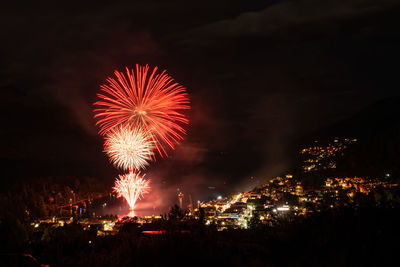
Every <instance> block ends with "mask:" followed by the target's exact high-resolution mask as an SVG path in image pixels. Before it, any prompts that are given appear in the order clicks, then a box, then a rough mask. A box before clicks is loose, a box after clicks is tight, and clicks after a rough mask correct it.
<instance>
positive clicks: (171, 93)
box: [94, 65, 189, 156]
mask: <svg viewBox="0 0 400 267" xmlns="http://www.w3.org/2000/svg"><path fill="white" fill-rule="evenodd" d="M157 69H158V68H157V67H155V68H154V69H153V71H151V72H149V66H148V65H146V66H145V67H142V66H139V65H136V71H135V70H133V69H132V70H129V69H128V68H126V75H124V74H123V73H121V72H118V71H115V72H114V73H115V76H116V79H114V78H111V77H109V78H108V79H107V82H108V84H105V85H102V86H101V90H102V93H100V94H98V97H99V98H100V100H99V101H97V102H95V103H94V105H96V106H98V108H96V109H95V110H94V111H95V118H96V119H98V121H97V123H96V124H97V125H99V127H100V131H99V133H100V134H101V135H105V134H107V133H108V132H109V131H110V130H112V129H113V128H115V127H117V126H120V125H122V126H130V127H134V128H136V127H141V128H143V129H145V130H147V131H148V132H149V133H150V135H151V139H152V141H153V142H154V144H155V146H156V148H157V151H158V153H159V154H160V155H161V156H163V155H167V152H166V147H170V148H172V149H173V148H174V146H175V144H177V143H178V142H179V141H180V140H182V139H183V137H182V136H183V135H184V134H185V133H186V131H185V129H184V128H183V127H182V126H183V125H185V124H188V122H189V121H188V119H187V118H186V116H185V115H184V114H183V113H182V112H183V111H184V110H186V109H189V99H188V97H187V93H186V89H185V88H184V87H182V86H181V85H179V84H178V83H176V82H174V80H173V79H172V78H171V77H170V76H168V75H167V74H166V71H162V72H161V73H158V74H157Z"/></svg>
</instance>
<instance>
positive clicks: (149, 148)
mask: <svg viewBox="0 0 400 267" xmlns="http://www.w3.org/2000/svg"><path fill="white" fill-rule="evenodd" d="M153 148H154V145H153V141H151V137H150V135H149V134H147V132H146V131H144V130H142V129H141V128H135V129H132V128H131V127H129V126H126V127H122V126H119V127H118V128H114V129H112V130H111V131H110V132H109V134H108V135H107V136H106V138H105V142H104V150H105V152H106V153H107V155H108V156H109V157H110V161H111V162H113V163H114V165H115V166H117V167H119V168H122V169H125V170H130V171H133V170H134V169H136V170H140V169H144V168H145V167H146V166H147V165H148V164H149V163H148V161H149V160H151V157H152V156H153Z"/></svg>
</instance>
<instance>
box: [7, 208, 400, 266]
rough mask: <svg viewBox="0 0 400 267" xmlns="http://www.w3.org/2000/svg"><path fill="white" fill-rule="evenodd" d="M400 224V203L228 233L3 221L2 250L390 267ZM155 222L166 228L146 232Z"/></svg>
mask: <svg viewBox="0 0 400 267" xmlns="http://www.w3.org/2000/svg"><path fill="white" fill-rule="evenodd" d="M9 223H10V224H11V222H9ZM399 225H400V208H399V207H370V208H360V209H357V210H354V209H350V208H345V207H343V208H339V209H334V210H327V211H323V212H320V213H315V214H314V215H311V216H308V217H306V218H298V219H296V220H295V221H292V222H288V221H280V222H279V224H277V225H276V226H274V227H269V226H265V225H261V224H257V223H255V224H252V228H251V229H248V230H227V231H222V232H218V231H217V230H216V229H215V228H214V227H213V226H208V227H206V226H204V225H202V224H201V223H200V222H199V221H194V220H193V221H185V222H180V221H177V220H162V221H159V222H158V223H157V224H155V225H147V227H146V229H140V228H138V227H137V225H135V224H129V225H128V224H127V225H124V226H123V227H122V228H121V230H120V232H119V233H118V234H117V235H113V236H112V235H110V236H105V237H98V236H96V232H90V231H84V230H83V227H82V226H81V225H79V224H76V223H71V224H69V225H65V226H64V227H59V228H50V227H49V228H43V230H42V231H39V232H29V229H25V228H24V227H23V226H22V225H7V224H4V223H3V222H2V224H1V226H2V229H1V235H2V237H5V238H6V242H2V243H1V250H2V252H3V255H5V254H7V253H19V252H20V253H29V254H31V255H33V256H34V257H36V258H37V259H38V261H39V262H40V263H42V264H48V265H50V266H166V265H168V266H170V265H172V264H173V265H175V266H181V265H182V266H183V265H188V266H190V265H194V266H198V265H203V266H204V265H205V266H386V265H387V266H389V265H391V263H392V262H395V259H396V258H397V251H398V242H399V238H400V228H399ZM24 229H25V230H24ZM150 229H151V230H160V229H164V230H166V233H165V234H158V235H151V234H144V233H141V231H142V230H150ZM182 230H187V231H183V232H182ZM3 264H4V257H3Z"/></svg>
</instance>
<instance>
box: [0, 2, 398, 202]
mask: <svg viewBox="0 0 400 267" xmlns="http://www.w3.org/2000/svg"><path fill="white" fill-rule="evenodd" d="M10 2H11V1H10ZM66 3H67V4H65V5H62V4H60V3H59V2H57V1H49V2H48V4H44V3H43V2H42V3H41V4H38V3H36V2H33V3H31V4H22V3H21V2H18V3H16V4H15V6H12V3H8V4H7V5H9V6H4V4H2V5H3V6H2V10H1V14H0V20H1V25H2V41H1V44H0V47H1V62H2V64H1V68H0V75H1V79H0V87H1V95H2V97H1V100H2V101H1V102H2V104H1V105H0V108H1V114H2V126H1V132H0V134H1V139H0V140H2V153H1V162H2V166H1V169H2V179H3V181H4V180H16V179H17V178H18V179H34V178H35V177H39V176H77V177H79V176H92V177H96V178H98V179H100V180H102V181H105V182H107V183H110V184H111V183H112V182H113V180H114V177H115V176H116V175H117V174H118V173H120V171H118V170H116V169H115V168H114V167H113V166H112V165H111V164H110V163H109V162H108V159H107V158H106V155H105V154H104V153H103V151H102V150H103V147H102V138H101V137H99V135H98V134H97V129H96V127H95V121H94V119H93V111H92V108H93V106H92V103H93V102H94V101H95V100H96V93H97V92H98V91H99V86H100V84H102V83H104V82H105V80H106V78H107V77H108V76H111V75H112V74H113V71H114V70H115V69H118V70H122V69H123V68H124V67H125V66H128V67H133V66H134V65H135V64H136V63H139V64H149V65H151V66H159V67H160V68H161V69H166V70H167V71H168V73H169V74H170V75H171V76H172V77H173V78H174V79H175V80H176V81H177V82H179V83H180V84H182V85H184V86H185V87H187V89H188V92H189V94H190V101H191V105H192V109H191V110H190V111H189V112H188V116H189V118H190V121H191V122H190V125H189V126H188V134H187V136H186V138H185V141H184V142H183V143H182V144H181V145H180V146H179V147H178V148H177V150H176V151H174V152H171V153H170V157H169V158H167V159H158V160H157V162H156V163H152V164H151V166H150V168H149V169H148V171H147V173H148V174H147V175H148V176H147V177H149V178H150V179H152V183H153V185H154V188H159V189H160V188H161V189H162V188H164V189H163V190H164V191H165V192H168V194H169V195H171V196H173V197H174V198H175V193H174V191H175V192H176V189H177V188H178V187H179V188H181V189H182V190H184V192H187V193H191V194H192V195H193V196H194V197H193V198H194V199H198V198H203V199H204V198H207V197H210V196H211V195H213V194H219V193H227V192H230V191H234V190H243V188H245V187H246V186H247V185H248V184H249V183H250V182H251V180H252V179H251V177H254V179H259V180H265V179H267V178H270V177H273V176H275V175H279V174H282V173H285V171H286V170H288V169H289V168H290V167H291V160H290V158H291V157H292V156H293V155H294V153H295V152H296V148H297V147H296V145H297V144H296V142H297V140H299V139H301V138H302V137H304V136H308V135H312V133H313V132H315V131H317V130H318V129H321V128H323V127H326V126H329V125H331V124H333V123H335V122H338V121H340V120H343V119H346V118H348V117H351V116H352V115H354V114H355V113H357V112H358V111H360V110H361V109H363V108H365V107H367V106H368V105H370V104H372V103H374V102H376V101H378V100H381V99H386V98H390V97H393V96H395V95H398V90H399V79H398V71H399V62H400V61H399V59H400V52H399V45H400V42H399V40H400V31H399V26H400V23H399V19H398V18H399V15H400V4H399V3H398V1H395V0H388V1H386V0H380V1H372V0H371V1H368V0H343V1H337V0H336V1H333V0H325V1H316V0H296V1H279V0H276V1H272V0H270V1H232V0H230V1H225V0H218V1H207V0H206V1H197V2H190V1H80V2H77V3H73V2H70V1H68V2H66ZM208 186H216V187H217V189H216V191H212V192H211V191H210V190H209V189H207V187H208ZM155 192H156V190H155ZM159 192H161V191H159Z"/></svg>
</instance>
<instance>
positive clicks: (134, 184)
mask: <svg viewBox="0 0 400 267" xmlns="http://www.w3.org/2000/svg"><path fill="white" fill-rule="evenodd" d="M144 176H145V175H143V176H142V177H140V175H139V173H134V172H129V173H127V174H124V175H119V177H118V178H117V180H116V181H115V186H114V187H113V189H114V192H116V193H117V197H124V198H125V199H126V201H127V202H128V205H129V208H130V210H131V211H133V210H134V208H135V205H136V201H137V200H138V199H141V197H142V196H143V195H144V194H146V193H148V192H149V190H150V186H149V183H150V180H145V179H144Z"/></svg>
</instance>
